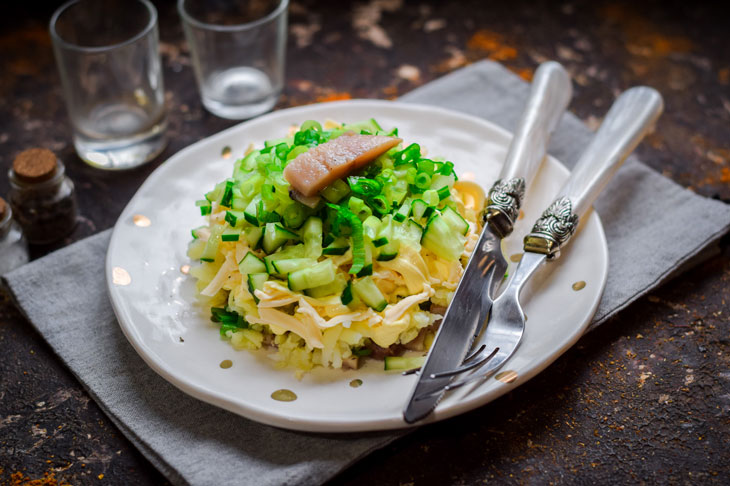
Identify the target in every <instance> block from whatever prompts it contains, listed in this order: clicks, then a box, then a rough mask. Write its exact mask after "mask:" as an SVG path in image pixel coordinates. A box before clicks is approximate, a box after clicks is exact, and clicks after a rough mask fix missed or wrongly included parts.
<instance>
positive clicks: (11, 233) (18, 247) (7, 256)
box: [0, 198, 28, 275]
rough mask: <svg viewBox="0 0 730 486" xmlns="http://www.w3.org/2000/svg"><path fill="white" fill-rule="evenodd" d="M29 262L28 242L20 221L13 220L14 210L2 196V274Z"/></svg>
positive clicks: (0, 237) (0, 241)
mask: <svg viewBox="0 0 730 486" xmlns="http://www.w3.org/2000/svg"><path fill="white" fill-rule="evenodd" d="M25 263H28V243H27V242H26V241H25V237H24V236H23V231H22V230H21V229H20V226H18V223H16V222H15V221H13V211H12V209H10V206H8V204H7V203H6V202H5V200H4V199H3V198H0V275H2V274H3V273H6V272H9V271H10V270H13V269H15V268H18V267H19V266H21V265H23V264H25Z"/></svg>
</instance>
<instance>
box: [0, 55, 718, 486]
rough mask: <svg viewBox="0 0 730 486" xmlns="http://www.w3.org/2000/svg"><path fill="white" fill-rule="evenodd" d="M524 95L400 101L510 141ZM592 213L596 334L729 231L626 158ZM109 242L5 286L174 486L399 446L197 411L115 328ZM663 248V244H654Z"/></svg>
mask: <svg viewBox="0 0 730 486" xmlns="http://www.w3.org/2000/svg"><path fill="white" fill-rule="evenodd" d="M527 93H528V86H527V85H526V84H525V83H524V82H523V81H521V80H520V79H519V78H518V77H516V76H515V75H513V74H512V73H510V72H509V71H507V70H506V69H504V68H503V67H501V66H499V65H498V64H494V63H491V62H480V63H477V64H474V65H472V66H469V67H467V68H464V69H461V70H459V71H457V72H455V73H453V74H450V75H448V76H446V77H444V78H441V79H439V80H437V81H434V82H432V83H429V84H428V85H426V86H423V87H421V88H419V89H417V90H415V91H414V92H412V93H410V94H408V95H407V96H404V97H403V101H409V102H418V103H427V104H428V103H431V104H435V105H440V106H444V107H448V108H452V109H456V110H461V111H464V112H467V113H470V114H473V115H477V116H480V117H483V118H486V119H489V120H491V121H494V122H496V123H498V124H500V125H502V126H503V127H505V128H507V129H510V130H511V129H513V128H514V126H515V124H516V121H517V118H518V116H519V114H520V112H521V110H522V107H523V105H524V101H525V99H526V97H527ZM590 137H591V133H590V131H589V130H588V129H587V128H586V127H585V126H584V125H583V124H582V123H581V122H580V121H579V120H578V119H577V118H576V117H575V116H573V115H567V116H566V117H564V119H563V121H562V124H561V126H560V127H559V129H558V132H557V133H556V134H555V136H554V137H553V141H552V144H551V146H550V153H551V154H553V155H555V156H556V157H557V158H558V159H560V160H562V161H563V162H565V163H566V164H567V165H568V166H572V165H573V164H574V162H575V161H576V160H577V157H578V155H579V154H580V152H581V150H582V149H583V148H584V147H585V145H586V143H587V141H588V140H589V139H590ZM595 206H596V209H597V210H598V212H599V213H600V214H601V218H602V221H603V224H604V228H605V230H606V235H607V238H608V243H609V252H610V269H609V277H608V282H607V285H606V290H605V293H604V296H603V299H602V301H601V304H600V307H599V309H598V313H597V314H596V317H595V320H594V322H593V324H592V325H593V326H596V325H598V324H601V323H603V322H605V321H606V319H608V318H609V317H610V316H612V315H614V314H615V313H616V312H618V311H619V310H621V309H623V308H624V307H626V306H627V305H628V304H629V303H631V302H632V301H634V300H635V299H637V298H638V297H639V296H641V295H643V294H645V293H646V292H648V291H649V290H650V289H652V288H654V287H656V286H657V285H658V284H659V283H660V282H661V281H662V280H663V279H665V278H666V277H667V276H668V275H669V274H670V273H671V272H672V270H673V269H676V268H677V267H678V266H680V265H682V264H684V263H686V262H687V261H688V260H689V259H690V258H691V257H693V256H695V255H696V254H697V253H698V252H700V251H701V250H702V249H704V248H705V247H707V246H708V245H710V244H711V243H713V242H714V241H716V240H717V239H718V238H719V237H720V236H721V235H723V234H724V233H725V232H727V231H728V229H729V228H730V206H728V205H725V204H722V203H720V202H718V201H712V200H708V199H705V198H702V197H699V196H697V195H695V194H693V193H691V192H689V191H687V190H684V189H682V188H681V187H679V186H677V185H676V184H674V183H673V182H671V181H669V180H667V179H665V178H664V177H662V176H660V175H658V174H656V173H655V172H653V171H652V170H650V169H649V168H647V167H645V166H644V165H642V164H641V163H639V162H638V161H637V160H635V159H632V160H629V161H627V163H626V165H625V166H624V167H623V168H622V169H621V171H620V172H619V174H618V175H617V176H616V180H615V181H614V182H613V183H612V184H611V186H610V187H609V188H607V189H606V191H605V193H604V197H603V198H601V199H599V200H598V202H597V203H596V205H595ZM668 207H671V208H672V212H671V214H670V213H668V212H667V211H666V209H665V208H668ZM674 221H692V223H693V227H692V231H686V232H678V231H676V230H675V229H674V224H673V223H674ZM109 236H110V231H106V232H104V233H101V234H99V235H96V236H93V237H91V238H88V239H86V240H83V241H80V242H78V243H76V244H74V245H71V246H69V247H67V248H64V249H62V250H60V251H58V252H56V253H53V254H51V255H48V256H46V257H44V258H42V259H40V260H38V261H35V262H32V263H30V264H28V265H26V266H24V267H21V268H20V269H18V270H16V271H14V272H12V273H10V274H8V275H6V276H5V277H4V282H5V284H6V286H7V287H8V288H9V290H10V292H11V293H12V294H13V296H14V298H15V299H16V301H17V304H18V306H19V307H20V309H21V310H22V312H24V314H25V315H26V317H27V318H28V320H29V321H30V322H31V323H32V324H33V325H34V326H35V327H36V328H37V329H38V331H39V332H40V333H41V335H43V337H44V338H45V339H46V340H47V341H48V343H49V344H50V345H51V347H52V348H53V349H54V351H55V352H56V353H57V354H58V356H59V357H60V358H61V360H63V362H64V363H65V364H66V365H67V366H68V367H69V368H70V369H71V371H72V372H73V373H74V374H75V375H76V376H77V378H78V379H79V381H80V382H81V383H82V384H83V385H84V386H85V387H86V389H87V390H88V391H89V393H90V394H91V396H92V397H93V398H94V400H96V402H97V403H98V404H99V405H100V406H101V407H102V409H103V410H104V411H105V412H106V413H107V415H108V416H109V417H110V418H111V420H112V421H113V422H114V423H115V424H116V425H117V426H118V427H119V429H120V430H121V431H122V432H123V433H124V435H125V436H126V437H127V438H129V440H130V441H131V442H132V443H134V444H135V445H136V446H137V447H138V448H139V449H140V451H142V453H143V454H144V455H145V456H146V457H147V458H148V459H149V460H150V461H151V462H152V463H153V464H154V465H155V466H156V467H157V468H158V469H159V470H160V471H161V472H162V473H163V474H165V476H167V477H168V478H169V480H170V481H171V482H172V483H174V484H195V485H207V484H211V485H213V484H215V485H225V484H257V485H268V484H272V485H273V484H316V483H320V482H322V481H325V480H327V479H329V478H331V477H332V476H334V475H335V474H337V473H338V472H339V471H341V470H342V469H344V468H346V467H347V466H348V465H349V464H351V463H353V462H354V461H356V460H358V459H359V458H360V457H363V456H364V455H366V454H368V453H369V452H371V451H373V450H375V449H377V448H379V447H382V446H384V445H386V444H387V443H389V442H390V441H392V440H394V439H395V438H396V437H398V436H399V435H400V433H399V432H390V433H379V434H358V435H316V434H304V433H297V432H289V431H285V430H281V429H277V428H273V427H269V426H265V425H261V424H258V423H255V422H252V421H249V420H247V419H244V418H241V417H238V416H236V415H234V414H232V413H229V412H226V411H223V410H220V409H218V408H216V407H213V406H212V405H208V404H206V403H203V402H200V401H197V400H196V399H193V398H191V397H189V396H187V395H185V394H184V393H182V392H181V391H179V390H177V389H176V388H175V387H173V386H172V385H170V384H168V383H167V382H166V381H165V380H163V379H162V378H161V377H159V376H158V375H157V374H156V373H155V372H154V371H152V370H151V369H150V368H149V367H148V366H147V365H146V364H145V363H144V362H143V361H142V359H141V358H140V357H139V356H138V355H137V354H136V353H135V351H134V350H133V348H132V347H131V346H130V345H129V343H128V342H127V341H126V339H125V338H124V336H123V334H122V332H121V330H120V328H119V326H118V324H117V322H116V319H115V317H114V313H113V311H112V308H111V304H110V303H109V299H108V297H107V292H106V284H105V279H104V262H105V254H106V249H107V245H108V242H109ZM664 241H672V244H671V245H661V244H657V243H655V242H664ZM637 261H640V262H642V264H641V266H640V267H639V266H637V265H636V262H637Z"/></svg>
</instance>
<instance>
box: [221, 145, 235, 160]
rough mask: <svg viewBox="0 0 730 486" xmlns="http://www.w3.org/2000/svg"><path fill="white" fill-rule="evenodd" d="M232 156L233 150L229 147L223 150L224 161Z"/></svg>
mask: <svg viewBox="0 0 730 486" xmlns="http://www.w3.org/2000/svg"><path fill="white" fill-rule="evenodd" d="M231 155H233V150H232V149H231V147H229V146H228V145H226V146H225V147H223V150H221V157H223V158H224V159H228V158H230V157H231Z"/></svg>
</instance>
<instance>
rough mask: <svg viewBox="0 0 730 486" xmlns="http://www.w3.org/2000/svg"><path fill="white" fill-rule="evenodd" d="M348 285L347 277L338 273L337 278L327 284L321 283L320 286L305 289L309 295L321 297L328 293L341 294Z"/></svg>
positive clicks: (316, 297)
mask: <svg viewBox="0 0 730 486" xmlns="http://www.w3.org/2000/svg"><path fill="white" fill-rule="evenodd" d="M346 286H347V279H346V278H345V276H344V275H342V274H337V276H336V277H335V279H334V280H333V281H332V282H331V283H328V284H326V285H320V286H319V287H313V288H311V289H307V290H305V291H304V293H305V294H306V295H308V296H309V297H314V298H315V299H319V298H320V297H327V296H328V295H338V294H341V293H342V292H343V291H344V290H345V287H346Z"/></svg>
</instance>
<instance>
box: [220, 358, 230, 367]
mask: <svg viewBox="0 0 730 486" xmlns="http://www.w3.org/2000/svg"><path fill="white" fill-rule="evenodd" d="M231 366H233V361H231V360H230V359H224V360H223V361H221V364H220V367H221V368H223V369H224V370H227V369H228V368H230V367H231Z"/></svg>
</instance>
